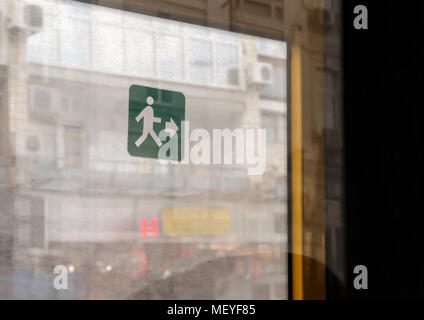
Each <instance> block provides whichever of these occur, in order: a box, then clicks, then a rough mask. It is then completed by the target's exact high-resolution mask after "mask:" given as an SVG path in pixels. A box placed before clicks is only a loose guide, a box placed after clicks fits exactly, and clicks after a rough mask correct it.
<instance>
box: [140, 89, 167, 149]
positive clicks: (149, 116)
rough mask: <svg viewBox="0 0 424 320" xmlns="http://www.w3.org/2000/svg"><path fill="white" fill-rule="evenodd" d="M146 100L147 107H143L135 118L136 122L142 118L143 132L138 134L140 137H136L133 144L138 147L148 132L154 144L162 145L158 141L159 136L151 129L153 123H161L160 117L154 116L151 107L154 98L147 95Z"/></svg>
mask: <svg viewBox="0 0 424 320" xmlns="http://www.w3.org/2000/svg"><path fill="white" fill-rule="evenodd" d="M146 102H147V107H145V108H144V109H143V111H141V112H140V113H139V115H138V116H137V117H136V118H135V120H137V122H140V120H141V119H142V118H144V120H143V134H142V135H141V136H140V138H138V139H137V141H136V142H135V145H136V146H137V147H139V146H140V145H141V144H142V143H143V142H144V140H146V138H147V136H148V135H149V134H150V135H151V136H152V138H153V140H155V142H156V144H157V145H158V146H159V147H160V146H161V145H162V141H160V139H159V137H158V136H157V134H156V133H155V131H154V130H153V123H161V118H156V117H155V115H154V112H153V108H152V106H151V105H152V104H153V103H154V102H155V100H154V99H153V98H152V97H147V99H146Z"/></svg>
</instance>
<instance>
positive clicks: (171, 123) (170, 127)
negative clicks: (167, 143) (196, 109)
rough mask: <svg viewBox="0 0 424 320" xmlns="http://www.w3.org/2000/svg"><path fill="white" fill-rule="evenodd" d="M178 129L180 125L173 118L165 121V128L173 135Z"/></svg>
mask: <svg viewBox="0 0 424 320" xmlns="http://www.w3.org/2000/svg"><path fill="white" fill-rule="evenodd" d="M178 129H179V128H178V126H177V125H176V124H175V122H174V120H173V119H172V118H171V121H168V122H166V123H165V130H166V131H167V132H169V133H170V134H171V137H172V136H173V135H174V134H175V133H176V132H177V131H178Z"/></svg>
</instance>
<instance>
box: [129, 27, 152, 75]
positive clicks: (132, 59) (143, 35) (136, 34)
mask: <svg viewBox="0 0 424 320" xmlns="http://www.w3.org/2000/svg"><path fill="white" fill-rule="evenodd" d="M136 39H137V40H136ZM138 39H142V41H140V40H138ZM125 55H126V57H125V58H126V59H125V73H127V74H131V75H136V76H139V77H151V76H153V75H154V74H155V68H154V66H155V59H154V43H153V35H152V34H151V33H147V32H141V31H138V30H135V29H128V30H126V31H125Z"/></svg>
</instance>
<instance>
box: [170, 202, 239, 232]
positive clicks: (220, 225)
mask: <svg viewBox="0 0 424 320" xmlns="http://www.w3.org/2000/svg"><path fill="white" fill-rule="evenodd" d="M230 221H231V217H230V212H229V211H228V210H225V209H197V208H165V209H164V210H163V212H162V233H163V235H165V236H221V235H225V234H228V233H229V232H230Z"/></svg>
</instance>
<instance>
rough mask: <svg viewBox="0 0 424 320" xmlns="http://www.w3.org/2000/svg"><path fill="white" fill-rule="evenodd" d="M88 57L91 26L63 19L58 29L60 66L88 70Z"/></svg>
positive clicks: (82, 21) (75, 20)
mask: <svg viewBox="0 0 424 320" xmlns="http://www.w3.org/2000/svg"><path fill="white" fill-rule="evenodd" d="M76 44H78V45H76ZM44 52H48V51H44ZM90 55H91V24H90V23H89V22H88V21H84V20H80V19H73V18H65V19H63V20H62V21H61V27H60V57H61V62H62V64H63V65H65V66H68V67H75V68H89V67H90V63H91V61H90Z"/></svg>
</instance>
